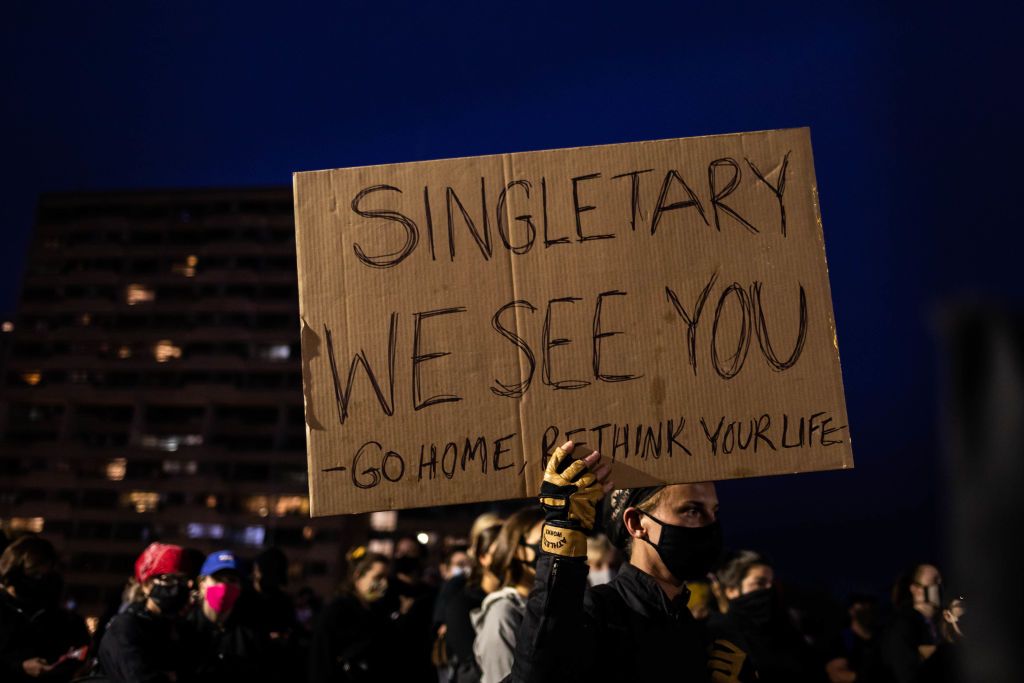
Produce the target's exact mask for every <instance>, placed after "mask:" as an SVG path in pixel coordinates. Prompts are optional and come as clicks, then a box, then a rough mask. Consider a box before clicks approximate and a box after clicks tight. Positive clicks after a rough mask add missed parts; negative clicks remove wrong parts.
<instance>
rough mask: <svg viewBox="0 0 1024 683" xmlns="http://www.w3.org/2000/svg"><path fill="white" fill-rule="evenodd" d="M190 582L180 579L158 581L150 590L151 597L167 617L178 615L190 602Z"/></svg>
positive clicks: (161, 612)
mask: <svg viewBox="0 0 1024 683" xmlns="http://www.w3.org/2000/svg"><path fill="white" fill-rule="evenodd" d="M188 598H189V593H188V584H186V583H185V581H183V580H180V579H172V580H168V581H158V582H156V583H154V584H153V588H152V589H150V591H149V599H150V600H152V601H153V603H154V604H155V605H156V606H157V609H159V610H160V614H161V615H163V616H165V617H174V616H177V615H178V614H179V613H180V612H181V610H182V609H184V607H185V605H187V604H188Z"/></svg>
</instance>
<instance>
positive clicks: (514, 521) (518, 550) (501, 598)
mask: <svg viewBox="0 0 1024 683" xmlns="http://www.w3.org/2000/svg"><path fill="white" fill-rule="evenodd" d="M543 521H544V512H543V511H542V510H541V509H540V508H539V507H528V508H524V509H522V510H519V511H518V512H516V513H515V514H513V515H512V516H511V517H509V518H508V519H507V520H506V521H505V524H504V525H503V526H502V528H501V531H500V532H499V533H498V538H497V539H496V540H495V541H494V547H493V549H492V550H491V564H490V567H489V570H490V571H491V572H492V573H493V574H494V575H495V576H497V577H498V578H499V580H500V581H501V585H500V586H499V587H498V589H497V590H495V591H493V592H491V593H490V594H488V595H487V597H486V598H484V600H483V603H481V605H480V607H479V608H478V609H476V610H474V611H473V612H472V613H471V615H470V618H471V619H472V622H473V628H474V629H475V630H476V639H475V640H474V642H473V654H474V656H475V658H476V662H477V665H478V666H479V667H480V672H481V674H480V683H498V681H500V680H502V679H503V678H505V676H507V675H508V674H509V672H510V671H511V670H512V659H513V657H514V654H515V648H516V633H517V632H518V630H519V624H520V622H521V621H522V618H523V611H524V610H525V609H526V596H527V595H529V593H530V588H531V587H532V586H533V580H534V576H535V568H536V564H537V557H538V555H539V544H540V534H541V523H542V522H543Z"/></svg>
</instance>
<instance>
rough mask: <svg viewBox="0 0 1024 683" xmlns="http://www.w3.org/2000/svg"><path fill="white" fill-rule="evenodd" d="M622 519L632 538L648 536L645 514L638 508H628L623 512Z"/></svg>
mask: <svg viewBox="0 0 1024 683" xmlns="http://www.w3.org/2000/svg"><path fill="white" fill-rule="evenodd" d="M622 521H623V523H624V524H625V525H626V532H627V533H628V534H629V535H630V536H631V537H632V538H647V529H645V528H644V515H643V514H642V513H641V512H640V510H638V509H636V508H626V509H625V511H624V512H623V513H622Z"/></svg>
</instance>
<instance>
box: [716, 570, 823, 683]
mask: <svg viewBox="0 0 1024 683" xmlns="http://www.w3.org/2000/svg"><path fill="white" fill-rule="evenodd" d="M716 575H717V577H718V581H719V583H720V585H721V589H722V593H723V595H724V596H725V598H726V599H727V600H728V601H729V602H728V609H727V611H726V613H725V614H720V615H719V614H713V615H712V616H711V618H710V620H709V629H710V631H711V633H712V634H713V638H714V639H716V640H717V639H724V640H727V641H729V642H730V643H732V644H733V645H735V646H736V647H738V648H739V649H740V650H742V651H743V652H744V653H745V654H746V656H747V658H748V660H749V662H750V664H751V665H752V666H753V668H754V669H755V670H756V671H757V680H758V681H760V682H762V683H776V682H778V683H802V682H804V681H814V682H817V681H821V680H822V679H823V677H824V662H821V661H820V660H819V659H818V658H817V657H815V655H814V652H813V651H812V649H811V647H810V646H809V645H808V644H807V642H805V640H804V639H803V637H802V636H801V634H800V632H799V631H798V630H797V628H796V626H795V625H794V624H793V622H792V621H791V619H790V616H789V614H788V612H787V611H786V608H785V606H784V605H783V603H782V600H781V599H780V596H779V592H778V591H777V590H775V589H774V585H775V572H774V569H773V568H772V565H771V563H770V562H769V561H768V559H767V558H765V557H764V556H762V555H760V554H758V553H756V552H754V551H752V550H741V551H739V552H737V553H735V554H734V555H733V556H732V558H731V559H730V560H729V561H727V562H726V564H725V565H724V566H723V567H722V568H721V569H719V570H718V571H717V572H716Z"/></svg>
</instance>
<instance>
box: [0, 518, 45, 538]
mask: <svg viewBox="0 0 1024 683" xmlns="http://www.w3.org/2000/svg"><path fill="white" fill-rule="evenodd" d="M45 525H46V520H45V519H43V518H42V517H11V518H10V519H0V529H4V530H5V531H13V532H29V533H33V534H41V533H43V527H44V526H45Z"/></svg>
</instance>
